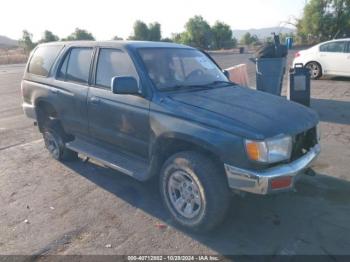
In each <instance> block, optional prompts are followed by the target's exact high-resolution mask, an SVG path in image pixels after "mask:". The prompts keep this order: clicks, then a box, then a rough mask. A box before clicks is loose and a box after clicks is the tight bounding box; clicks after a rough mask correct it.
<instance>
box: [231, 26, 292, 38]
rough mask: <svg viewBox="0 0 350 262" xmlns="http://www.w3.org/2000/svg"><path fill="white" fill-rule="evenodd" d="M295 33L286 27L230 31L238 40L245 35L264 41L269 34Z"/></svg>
mask: <svg viewBox="0 0 350 262" xmlns="http://www.w3.org/2000/svg"><path fill="white" fill-rule="evenodd" d="M273 32H275V33H276V34H278V33H295V29H291V28H288V27H267V28H260V29H248V30H232V34H233V36H234V37H235V38H237V39H238V40H240V39H241V38H242V36H243V35H244V34H245V33H250V34H251V35H256V36H257V37H258V38H259V39H265V38H267V37H269V36H271V33H273Z"/></svg>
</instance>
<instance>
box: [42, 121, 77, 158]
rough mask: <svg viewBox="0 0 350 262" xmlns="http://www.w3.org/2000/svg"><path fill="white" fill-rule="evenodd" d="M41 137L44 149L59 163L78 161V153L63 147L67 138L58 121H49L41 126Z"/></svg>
mask: <svg viewBox="0 0 350 262" xmlns="http://www.w3.org/2000/svg"><path fill="white" fill-rule="evenodd" d="M43 137H44V142H45V146H46V149H47V150H48V151H49V153H50V155H51V156H52V157H53V158H54V159H56V160H59V161H73V160H76V159H78V153H77V152H74V151H72V150H70V149H68V148H66V146H65V142H67V141H68V136H67V135H66V134H65V132H64V130H63V128H62V126H61V124H60V122H59V121H58V120H49V121H47V122H46V123H45V125H44V126H43Z"/></svg>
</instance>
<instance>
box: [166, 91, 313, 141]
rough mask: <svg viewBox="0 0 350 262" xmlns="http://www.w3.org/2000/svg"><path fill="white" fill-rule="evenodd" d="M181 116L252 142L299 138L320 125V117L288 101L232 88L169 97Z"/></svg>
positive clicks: (170, 95) (182, 93)
mask: <svg viewBox="0 0 350 262" xmlns="http://www.w3.org/2000/svg"><path fill="white" fill-rule="evenodd" d="M168 98H169V100H171V101H172V102H170V101H169V100H168V101H169V102H170V103H171V104H172V103H175V104H174V105H173V106H175V107H176V112H177V114H180V115H179V116H180V117H184V118H187V119H189V120H192V121H196V122H200V123H203V124H205V125H208V126H212V127H214V128H220V129H222V130H224V131H227V132H230V133H233V134H236V135H240V136H243V137H246V138H251V139H265V138H269V137H273V136H276V135H279V134H288V135H296V134H298V133H301V132H303V131H305V130H307V129H309V128H312V127H314V126H315V125H316V124H317V123H318V116H317V114H316V113H315V112H314V111H313V110H311V109H309V108H307V107H305V106H302V105H300V104H297V103H294V102H291V101H288V100H286V99H285V98H282V97H279V96H275V95H271V94H268V93H264V92H260V91H256V90H252V89H249V88H244V87H239V86H234V87H232V86H230V87H222V88H214V89H209V90H208V89H206V90H200V91H190V92H178V93H172V94H169V95H168Z"/></svg>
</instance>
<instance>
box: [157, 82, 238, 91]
mask: <svg viewBox="0 0 350 262" xmlns="http://www.w3.org/2000/svg"><path fill="white" fill-rule="evenodd" d="M219 84H225V86H228V85H231V86H235V85H236V84H235V83H232V82H229V81H223V80H216V81H213V82H210V83H207V84H195V85H174V86H169V87H165V88H162V89H161V90H162V91H175V90H183V89H196V90H197V89H203V88H210V87H212V86H216V85H219Z"/></svg>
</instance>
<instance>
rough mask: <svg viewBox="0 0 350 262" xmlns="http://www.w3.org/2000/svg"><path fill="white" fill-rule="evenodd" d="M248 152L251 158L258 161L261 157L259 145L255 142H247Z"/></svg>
mask: <svg viewBox="0 0 350 262" xmlns="http://www.w3.org/2000/svg"><path fill="white" fill-rule="evenodd" d="M246 148H247V154H248V156H249V158H250V159H252V160H255V161H258V160H259V159H260V151H259V145H258V144H257V143H254V142H250V143H247V144H246Z"/></svg>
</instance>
